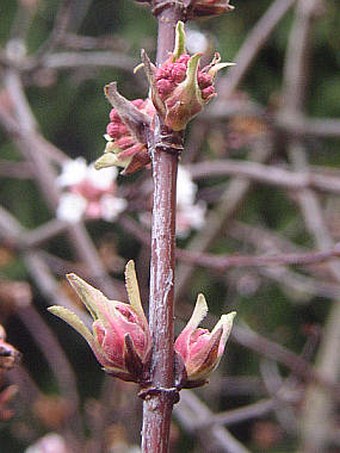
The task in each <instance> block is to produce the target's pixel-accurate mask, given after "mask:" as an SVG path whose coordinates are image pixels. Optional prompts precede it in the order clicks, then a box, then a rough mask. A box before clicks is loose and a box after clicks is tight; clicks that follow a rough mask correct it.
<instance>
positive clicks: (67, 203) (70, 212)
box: [56, 192, 87, 223]
mask: <svg viewBox="0 0 340 453" xmlns="http://www.w3.org/2000/svg"><path fill="white" fill-rule="evenodd" d="M86 207H87V200H86V198H84V197H82V196H81V195H78V194H76V193H71V192H65V193H63V194H62V195H61V197H60V200H59V205H58V207H57V212H56V216H57V218H58V219H60V220H64V221H66V222H71V223H76V222H79V221H80V219H81V218H82V217H83V215H84V213H85V211H86Z"/></svg>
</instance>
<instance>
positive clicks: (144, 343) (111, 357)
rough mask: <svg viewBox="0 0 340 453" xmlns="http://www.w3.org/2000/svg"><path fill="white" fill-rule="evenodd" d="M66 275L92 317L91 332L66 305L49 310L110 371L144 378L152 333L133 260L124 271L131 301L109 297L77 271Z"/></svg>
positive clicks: (137, 379)
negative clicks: (70, 329)
mask: <svg viewBox="0 0 340 453" xmlns="http://www.w3.org/2000/svg"><path fill="white" fill-rule="evenodd" d="M67 278H68V281H69V283H70V284H71V286H72V287H73V289H74V290H75V291H76V293H77V294H78V296H79V297H80V299H81V301H82V302H83V303H84V305H85V306H86V308H87V309H88V311H89V312H90V314H91V316H92V318H93V322H92V329H91V331H90V330H89V329H88V328H87V327H86V326H85V324H84V323H83V322H82V321H81V319H80V318H79V317H78V316H77V315H76V314H75V313H73V312H72V311H70V310H68V309H67V308H64V307H60V306H53V307H50V308H49V311H51V312H52V313H53V314H55V315H56V316H58V317H59V318H61V319H63V320H64V321H66V322H67V323H68V324H70V325H71V326H72V327H73V328H74V329H75V330H77V331H78V332H79V333H80V334H81V335H82V336H83V337H84V338H85V340H86V341H87V342H88V344H89V345H90V347H91V349H92V351H93V352H94V355H95V356H96V358H97V360H98V362H99V363H100V364H101V365H102V366H103V368H104V370H105V371H106V372H107V373H109V374H111V375H112V376H116V377H119V378H120V379H123V380H125V381H134V382H143V381H145V380H146V379H147V377H146V374H147V372H148V364H149V359H150V352H151V336H150V332H149V326H148V322H147V319H146V317H145V314H144V311H143V307H142V303H141V300H140V294H139V288H138V283H137V278H136V272H135V266H134V263H133V261H129V262H128V263H127V266H126V271H125V279H126V289H127V293H128V296H129V301H130V303H123V302H119V301H115V300H109V299H108V298H107V297H105V296H104V294H103V293H102V292H101V291H99V290H98V289H96V288H94V287H93V286H91V285H89V284H88V283H86V282H85V281H84V280H82V279H81V278H80V277H78V276H77V275H75V274H69V275H68V276H67Z"/></svg>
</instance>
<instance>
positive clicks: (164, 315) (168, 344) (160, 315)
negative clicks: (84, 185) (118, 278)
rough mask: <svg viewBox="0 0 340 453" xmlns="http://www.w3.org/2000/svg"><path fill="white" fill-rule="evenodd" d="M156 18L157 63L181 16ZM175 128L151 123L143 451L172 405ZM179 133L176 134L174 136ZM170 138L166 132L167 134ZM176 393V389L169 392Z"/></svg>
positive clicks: (164, 439) (154, 441) (164, 438)
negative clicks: (149, 344)
mask: <svg viewBox="0 0 340 453" xmlns="http://www.w3.org/2000/svg"><path fill="white" fill-rule="evenodd" d="M155 3H157V2H155ZM157 19H158V50H157V63H158V64H160V63H162V62H163V61H164V60H165V59H166V58H167V57H168V52H170V51H171V50H173V47H174V42H175V26H176V23H177V22H178V20H180V19H181V9H180V8H179V6H178V4H177V3H174V2H169V6H168V7H167V8H165V9H162V10H161V11H160V12H159V15H158V17H157ZM164 133H166V134H167V139H169V134H170V136H171V134H172V135H173V139H174V143H175V142H178V135H179V134H178V133H177V134H176V133H173V132H171V131H164V127H163V126H162V124H160V125H159V127H156V128H155V136H154V137H153V141H154V143H155V144H156V145H155V147H154V152H153V157H152V173H153V180H154V196H153V213H152V237H151V263H150V301H149V325H150V331H151V335H152V339H153V352H152V358H151V388H152V390H153V391H152V392H151V391H150V392H149V393H148V395H147V397H146V398H145V401H144V407H143V431H142V451H143V453H155V452H157V453H166V452H168V450H169V431H170V422H171V414H172V409H173V404H174V392H173V388H174V371H173V369H174V349H173V343H174V333H173V318H174V270H175V269H174V268H175V221H176V179H177V165H178V155H177V154H176V152H175V153H171V152H166V151H165V149H164V147H163V146H162V145H161V143H162V135H163V134H164ZM180 138H181V137H180ZM170 142H171V137H170ZM175 393H176V392H175Z"/></svg>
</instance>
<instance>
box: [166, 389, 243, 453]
mask: <svg viewBox="0 0 340 453" xmlns="http://www.w3.org/2000/svg"><path fill="white" fill-rule="evenodd" d="M174 414H175V416H176V418H177V420H178V421H179V422H180V424H181V425H183V427H184V428H185V429H186V430H187V431H188V432H195V433H196V434H197V435H198V437H199V439H200V440H201V442H202V444H203V445H204V447H205V448H204V451H206V452H210V453H212V452H216V451H218V452H221V453H222V452H224V453H247V452H248V453H249V450H248V449H246V448H245V447H244V446H243V445H242V444H241V443H240V442H239V441H238V440H237V439H235V437H233V436H232V435H231V434H230V432H229V431H228V430H227V429H226V428H223V427H222V426H217V425H213V426H212V427H211V428H210V429H209V430H207V429H200V425H202V424H204V423H206V422H208V421H209V420H210V419H211V418H212V417H213V414H212V412H211V411H210V410H209V409H208V407H207V406H206V405H205V404H204V403H203V402H202V401H200V400H199V399H198V397H197V396H196V395H195V394H194V393H193V392H189V391H187V390H184V391H182V395H181V401H180V403H179V405H178V406H177V407H175V410H174Z"/></svg>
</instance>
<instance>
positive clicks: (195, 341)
mask: <svg viewBox="0 0 340 453" xmlns="http://www.w3.org/2000/svg"><path fill="white" fill-rule="evenodd" d="M207 313H208V306H207V303H206V300H205V298H204V296H203V294H199V295H198V298H197V302H196V306H195V308H194V312H193V314H192V316H191V318H190V320H189V322H188V324H187V325H186V327H185V328H184V330H183V331H182V332H181V334H180V335H179V336H178V338H177V339H176V342H175V351H176V353H177V354H178V355H179V357H180V358H181V360H182V361H183V364H184V368H185V376H184V378H182V385H183V387H194V386H199V385H202V384H204V383H205V382H206V380H207V378H208V377H209V376H210V374H211V373H212V372H213V371H214V370H215V368H216V367H217V366H218V364H219V362H220V360H221V357H222V354H223V352H224V349H225V345H226V342H227V340H228V337H229V335H230V332H231V328H232V326H233V320H234V317H235V315H236V313H235V312H231V313H229V314H227V315H222V316H221V319H220V320H219V321H218V322H217V324H216V326H215V327H214V329H213V330H212V331H211V332H209V330H207V329H202V328H199V327H198V326H199V324H200V323H201V321H202V320H203V319H204V318H205V316H206V315H207Z"/></svg>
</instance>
